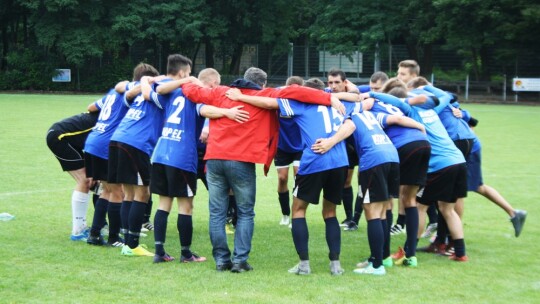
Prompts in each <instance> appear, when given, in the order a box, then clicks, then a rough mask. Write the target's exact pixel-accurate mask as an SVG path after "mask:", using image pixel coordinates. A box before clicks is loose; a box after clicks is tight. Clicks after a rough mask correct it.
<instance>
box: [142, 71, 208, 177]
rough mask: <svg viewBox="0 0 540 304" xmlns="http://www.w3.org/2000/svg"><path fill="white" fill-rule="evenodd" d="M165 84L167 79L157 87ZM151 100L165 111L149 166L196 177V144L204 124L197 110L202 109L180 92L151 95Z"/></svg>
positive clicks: (179, 90) (176, 90)
mask: <svg viewBox="0 0 540 304" xmlns="http://www.w3.org/2000/svg"><path fill="white" fill-rule="evenodd" d="M168 81H171V79H167V80H164V81H163V82H161V83H164V82H168ZM159 84H160V83H158V84H157V85H159ZM154 88H155V87H154ZM151 99H152V100H153V101H154V102H156V103H159V104H161V105H162V106H163V108H164V110H165V123H164V125H163V129H162V132H161V137H159V139H158V142H157V145H156V148H155V149H154V153H153V154H152V163H158V164H163V165H167V166H171V167H175V168H178V169H181V170H185V171H189V172H193V173H197V141H198V139H199V135H200V133H201V132H200V129H202V125H203V122H204V119H203V118H201V117H200V116H199V115H198V109H199V107H200V106H202V105H200V106H198V105H197V104H195V103H193V102H191V101H190V100H189V99H187V98H186V97H185V96H184V94H183V93H182V89H180V88H178V89H175V90H174V91H172V92H171V93H169V94H166V95H158V94H157V93H155V92H154V91H152V93H151ZM198 126H199V128H198Z"/></svg>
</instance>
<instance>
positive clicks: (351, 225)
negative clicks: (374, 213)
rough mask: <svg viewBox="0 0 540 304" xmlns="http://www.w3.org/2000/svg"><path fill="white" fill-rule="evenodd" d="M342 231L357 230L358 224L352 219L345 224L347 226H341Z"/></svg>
mask: <svg viewBox="0 0 540 304" xmlns="http://www.w3.org/2000/svg"><path fill="white" fill-rule="evenodd" d="M343 230H344V231H356V230H358V225H357V224H356V223H355V222H354V221H350V222H349V223H348V224H347V227H345V228H343Z"/></svg>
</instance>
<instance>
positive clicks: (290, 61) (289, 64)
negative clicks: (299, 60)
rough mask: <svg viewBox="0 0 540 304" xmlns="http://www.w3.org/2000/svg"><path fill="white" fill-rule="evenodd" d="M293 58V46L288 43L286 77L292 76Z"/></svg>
mask: <svg viewBox="0 0 540 304" xmlns="http://www.w3.org/2000/svg"><path fill="white" fill-rule="evenodd" d="M293 56H294V44H293V43H292V42H290V43H289V56H288V57H289V58H288V60H287V77H291V76H292V74H293Z"/></svg>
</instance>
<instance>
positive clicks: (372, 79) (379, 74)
mask: <svg viewBox="0 0 540 304" xmlns="http://www.w3.org/2000/svg"><path fill="white" fill-rule="evenodd" d="M379 80H380V81H381V83H382V84H384V83H385V82H386V81H388V75H386V73H385V72H381V71H377V72H375V73H373V75H371V77H370V78H369V82H373V83H376V82H377V81H379Z"/></svg>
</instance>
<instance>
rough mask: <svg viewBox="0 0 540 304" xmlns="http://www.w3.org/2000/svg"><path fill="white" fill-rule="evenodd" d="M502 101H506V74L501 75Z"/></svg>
mask: <svg viewBox="0 0 540 304" xmlns="http://www.w3.org/2000/svg"><path fill="white" fill-rule="evenodd" d="M503 79H504V82H503V101H506V74H504V75H503Z"/></svg>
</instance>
